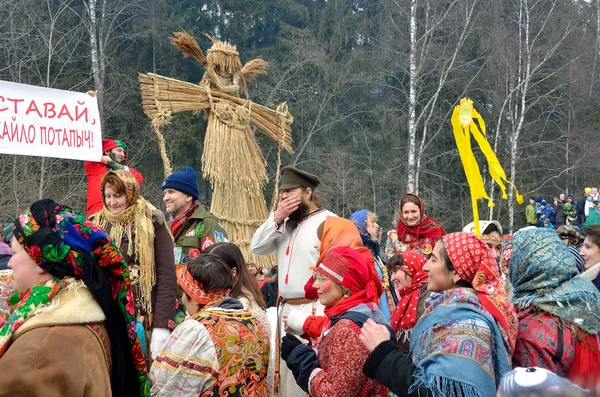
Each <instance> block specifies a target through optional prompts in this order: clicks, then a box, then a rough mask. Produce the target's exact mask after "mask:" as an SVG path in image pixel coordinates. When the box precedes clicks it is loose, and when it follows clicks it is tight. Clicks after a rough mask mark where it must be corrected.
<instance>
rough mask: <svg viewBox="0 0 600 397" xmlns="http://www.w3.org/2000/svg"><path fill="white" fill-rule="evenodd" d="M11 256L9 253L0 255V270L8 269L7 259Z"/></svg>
mask: <svg viewBox="0 0 600 397" xmlns="http://www.w3.org/2000/svg"><path fill="white" fill-rule="evenodd" d="M10 258H12V256H10V255H0V270H7V269H8V261H9V260H10Z"/></svg>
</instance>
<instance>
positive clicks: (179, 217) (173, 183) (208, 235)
mask: <svg viewBox="0 0 600 397" xmlns="http://www.w3.org/2000/svg"><path fill="white" fill-rule="evenodd" d="M197 180H198V175H197V174H196V170H194V169H193V168H192V167H183V168H182V169H180V170H179V171H177V172H174V173H172V174H171V175H169V176H168V177H167V179H165V181H164V182H163V184H162V190H163V191H164V192H165V195H164V197H163V201H164V202H165V204H166V205H167V212H168V213H169V215H171V231H172V232H173V237H174V238H175V264H180V263H187V261H188V260H189V259H192V258H195V257H197V256H198V255H200V253H201V252H202V251H204V250H205V249H206V248H208V247H210V246H211V245H213V244H216V243H221V242H225V241H228V240H227V232H225V230H224V229H223V227H222V226H221V225H220V224H219V220H218V219H217V218H216V217H215V216H214V215H213V214H211V213H210V212H209V211H208V210H207V209H206V208H204V207H203V206H202V205H200V202H199V201H198V197H199V196H200V191H199V189H198V181H197Z"/></svg>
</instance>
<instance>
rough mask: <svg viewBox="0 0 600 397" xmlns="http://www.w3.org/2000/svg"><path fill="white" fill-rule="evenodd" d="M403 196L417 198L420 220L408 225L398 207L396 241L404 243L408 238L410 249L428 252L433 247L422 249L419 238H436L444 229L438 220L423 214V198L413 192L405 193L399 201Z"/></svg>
mask: <svg viewBox="0 0 600 397" xmlns="http://www.w3.org/2000/svg"><path fill="white" fill-rule="evenodd" d="M405 196H413V197H415V198H416V199H417V200H419V203H420V204H419V210H420V211H421V220H420V221H419V223H418V224H417V225H415V226H408V225H407V224H406V223H405V222H404V219H402V208H399V211H400V221H398V225H397V226H396V231H397V233H398V241H399V242H401V243H404V244H405V243H406V242H407V240H408V246H409V248H410V250H411V251H423V253H424V254H430V253H431V250H430V249H432V248H433V247H429V248H427V249H425V250H422V248H424V247H421V240H422V239H432V240H437V239H438V238H440V237H442V236H443V235H444V234H446V231H445V230H444V228H443V227H442V225H441V224H440V223H439V222H438V221H436V220H435V219H433V218H430V217H428V216H425V204H423V200H421V198H420V197H419V196H417V195H416V194H414V193H406V194H404V195H403V196H402V197H401V198H400V202H402V198H404V197H405ZM427 251H429V252H427Z"/></svg>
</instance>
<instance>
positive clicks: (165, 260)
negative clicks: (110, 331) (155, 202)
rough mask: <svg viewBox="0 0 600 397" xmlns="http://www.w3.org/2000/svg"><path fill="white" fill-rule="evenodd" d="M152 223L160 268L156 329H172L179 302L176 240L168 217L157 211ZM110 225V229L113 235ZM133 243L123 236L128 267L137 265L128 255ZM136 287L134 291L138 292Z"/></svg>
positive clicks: (154, 307) (154, 292) (155, 299)
mask: <svg viewBox="0 0 600 397" xmlns="http://www.w3.org/2000/svg"><path fill="white" fill-rule="evenodd" d="M152 223H153V224H154V264H155V266H156V283H155V284H154V287H153V288H152V311H153V320H152V322H151V324H152V328H169V326H168V324H169V320H173V317H174V315H175V309H176V302H177V276H176V275H175V262H174V259H173V240H172V239H171V235H170V233H169V231H168V230H167V225H166V221H165V218H164V215H163V214H162V213H160V212H159V211H153V213H152ZM110 228H111V225H110V223H109V224H108V226H107V227H106V230H107V233H110ZM128 247H129V241H128V239H127V236H126V235H123V239H122V240H121V244H119V248H120V249H121V251H122V253H123V258H124V259H125V262H127V265H128V266H130V267H132V266H134V265H137V263H136V261H135V258H134V256H132V257H130V256H128V255H127V250H128ZM135 290H136V289H135V288H134V292H135Z"/></svg>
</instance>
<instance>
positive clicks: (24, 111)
mask: <svg viewBox="0 0 600 397" xmlns="http://www.w3.org/2000/svg"><path fill="white" fill-rule="evenodd" d="M0 153H7V154H22V155H28V156H45V157H59V158H65V159H75V160H90V161H99V160H100V158H101V157H102V134H101V130H100V116H99V112H98V101H97V99H96V98H92V97H91V96H89V95H87V94H84V93H79V92H71V91H63V90H56V89H53V88H43V87H35V86H31V85H26V84H17V83H11V82H8V81H2V80H0Z"/></svg>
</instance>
